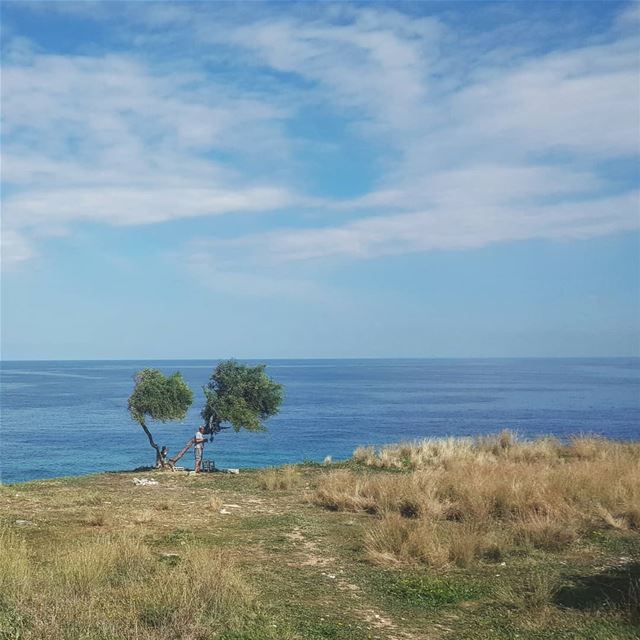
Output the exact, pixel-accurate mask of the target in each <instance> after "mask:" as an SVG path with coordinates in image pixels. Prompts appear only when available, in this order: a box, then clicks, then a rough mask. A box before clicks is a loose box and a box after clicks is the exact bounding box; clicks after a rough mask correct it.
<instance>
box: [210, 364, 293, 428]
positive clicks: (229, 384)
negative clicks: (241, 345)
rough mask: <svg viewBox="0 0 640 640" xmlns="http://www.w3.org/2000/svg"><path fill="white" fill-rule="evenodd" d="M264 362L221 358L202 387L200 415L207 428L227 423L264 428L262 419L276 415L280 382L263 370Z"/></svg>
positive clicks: (237, 426)
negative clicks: (248, 362)
mask: <svg viewBox="0 0 640 640" xmlns="http://www.w3.org/2000/svg"><path fill="white" fill-rule="evenodd" d="M265 368H266V365H264V364H259V365H256V366H249V365H246V364H240V363H238V362H236V361H235V360H227V361H226V362H221V363H220V364H219V365H218V366H217V367H216V368H215V370H214V372H213V373H212V374H211V378H210V379H209V383H208V384H207V386H206V387H204V395H205V405H204V408H203V409H202V413H201V415H202V418H203V419H204V421H205V426H206V428H207V432H208V433H211V434H214V433H217V432H218V431H220V429H221V428H222V424H223V423H225V422H227V423H229V424H230V425H231V426H232V427H233V429H234V430H235V431H240V429H247V430H248V431H264V430H265V427H264V424H263V421H264V420H266V419H267V418H270V417H272V416H275V415H276V414H277V413H278V411H279V410H280V404H281V403H282V385H281V384H278V383H277V382H275V381H273V380H272V379H271V378H269V376H268V375H267V374H266V373H265Z"/></svg>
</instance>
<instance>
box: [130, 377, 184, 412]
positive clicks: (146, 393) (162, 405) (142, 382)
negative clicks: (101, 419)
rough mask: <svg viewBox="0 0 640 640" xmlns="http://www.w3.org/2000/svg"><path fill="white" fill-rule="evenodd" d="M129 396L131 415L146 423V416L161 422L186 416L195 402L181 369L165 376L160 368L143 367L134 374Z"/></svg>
mask: <svg viewBox="0 0 640 640" xmlns="http://www.w3.org/2000/svg"><path fill="white" fill-rule="evenodd" d="M134 380H135V383H136V386H135V388H134V389H133V393H132V394H131V396H130V397H129V413H130V414H131V418H132V419H133V420H135V421H136V422H139V423H140V424H144V421H145V416H149V417H150V418H152V419H153V420H158V421H160V422H169V421H172V420H184V418H185V417H186V415H187V411H188V410H189V407H190V406H191V403H192V402H193V392H192V391H191V389H189V387H188V385H187V383H186V382H185V381H184V379H183V378H182V376H181V375H180V373H178V372H176V373H174V374H173V375H172V376H168V377H167V376H165V375H164V374H163V373H162V372H160V371H158V370H157V369H142V371H138V372H137V373H136V375H135V377H134Z"/></svg>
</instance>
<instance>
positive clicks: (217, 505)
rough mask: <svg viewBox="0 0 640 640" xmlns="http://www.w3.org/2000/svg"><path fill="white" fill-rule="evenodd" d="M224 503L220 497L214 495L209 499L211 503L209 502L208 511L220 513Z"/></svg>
mask: <svg viewBox="0 0 640 640" xmlns="http://www.w3.org/2000/svg"><path fill="white" fill-rule="evenodd" d="M223 504H224V502H223V500H222V498H221V497H220V496H217V495H212V496H211V498H209V502H207V509H209V510H210V511H220V509H222V506H223Z"/></svg>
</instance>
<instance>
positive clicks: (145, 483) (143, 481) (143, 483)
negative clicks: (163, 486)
mask: <svg viewBox="0 0 640 640" xmlns="http://www.w3.org/2000/svg"><path fill="white" fill-rule="evenodd" d="M133 484H135V485H137V486H138V487H151V486H153V485H156V484H159V483H158V481H157V480H149V478H134V479H133Z"/></svg>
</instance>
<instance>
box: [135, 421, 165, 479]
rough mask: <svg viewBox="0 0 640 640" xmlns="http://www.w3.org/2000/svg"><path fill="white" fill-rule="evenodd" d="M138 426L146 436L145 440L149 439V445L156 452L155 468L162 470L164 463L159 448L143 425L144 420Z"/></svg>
mask: <svg viewBox="0 0 640 640" xmlns="http://www.w3.org/2000/svg"><path fill="white" fill-rule="evenodd" d="M140 426H141V427H142V428H143V429H144V432H145V433H146V434H147V438H149V444H150V445H151V446H152V447H153V448H154V449H155V450H156V467H161V468H163V469H164V467H165V463H164V460H163V459H162V456H161V455H160V447H159V446H158V445H157V444H156V443H155V441H154V439H153V436H152V435H151V431H149V429H147V425H146V424H145V423H144V420H143V421H141V422H140Z"/></svg>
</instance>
